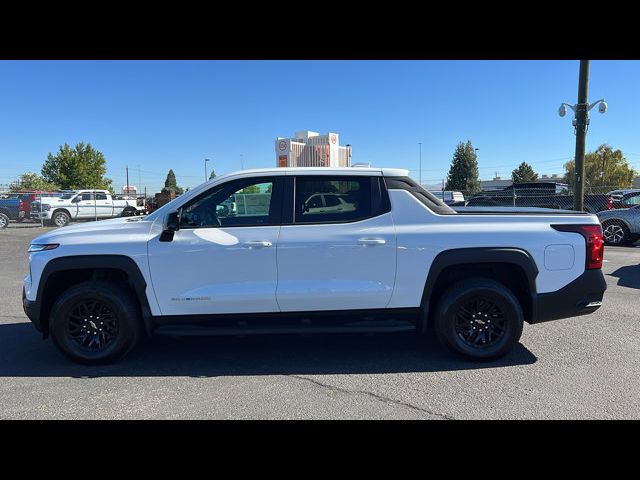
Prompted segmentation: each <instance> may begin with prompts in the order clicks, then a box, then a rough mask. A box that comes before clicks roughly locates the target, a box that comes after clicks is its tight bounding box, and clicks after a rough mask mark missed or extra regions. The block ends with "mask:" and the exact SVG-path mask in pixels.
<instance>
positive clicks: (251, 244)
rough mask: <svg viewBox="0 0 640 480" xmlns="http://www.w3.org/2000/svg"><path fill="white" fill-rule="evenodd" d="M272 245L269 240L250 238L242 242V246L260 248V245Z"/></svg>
mask: <svg viewBox="0 0 640 480" xmlns="http://www.w3.org/2000/svg"><path fill="white" fill-rule="evenodd" d="M272 245H273V243H271V242H265V241H258V240H252V241H249V242H244V246H245V247H247V248H261V247H271V246H272Z"/></svg>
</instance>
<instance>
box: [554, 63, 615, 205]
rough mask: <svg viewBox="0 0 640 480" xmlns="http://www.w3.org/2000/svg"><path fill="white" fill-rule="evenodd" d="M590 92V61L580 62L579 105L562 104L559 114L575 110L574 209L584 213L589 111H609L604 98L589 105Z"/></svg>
mask: <svg viewBox="0 0 640 480" xmlns="http://www.w3.org/2000/svg"><path fill="white" fill-rule="evenodd" d="M588 90H589V60H580V77H579V79H578V103H577V104H575V105H569V104H568V103H562V104H560V108H559V109H558V114H559V115H560V116H561V117H564V116H565V115H566V114H567V108H566V107H569V108H570V109H571V110H573V113H574V114H575V118H574V119H573V126H574V127H575V134H576V156H575V167H576V171H575V184H574V185H575V187H574V192H573V209H574V210H576V211H578V212H582V211H584V145H585V140H586V137H587V129H588V128H589V111H590V110H591V109H592V108H593V107H595V106H596V105H598V111H599V112H600V113H605V112H606V111H607V108H608V106H607V102H605V101H604V98H601V99H600V100H597V101H595V102H593V103H592V104H591V105H589V103H587V93H588Z"/></svg>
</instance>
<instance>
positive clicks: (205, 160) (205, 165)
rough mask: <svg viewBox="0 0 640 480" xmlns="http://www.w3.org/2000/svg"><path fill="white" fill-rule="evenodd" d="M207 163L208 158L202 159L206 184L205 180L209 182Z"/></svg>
mask: <svg viewBox="0 0 640 480" xmlns="http://www.w3.org/2000/svg"><path fill="white" fill-rule="evenodd" d="M208 161H209V159H208V158H205V159H204V181H205V182H206V181H207V180H209V177H207V162H208Z"/></svg>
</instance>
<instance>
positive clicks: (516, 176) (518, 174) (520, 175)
mask: <svg viewBox="0 0 640 480" xmlns="http://www.w3.org/2000/svg"><path fill="white" fill-rule="evenodd" d="M511 180H513V183H527V182H535V181H536V180H538V174H537V173H536V172H534V171H533V167H532V166H531V165H529V164H528V163H527V162H522V163H521V164H520V165H519V166H518V168H516V169H515V170H514V171H513V172H511Z"/></svg>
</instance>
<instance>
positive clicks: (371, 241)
mask: <svg viewBox="0 0 640 480" xmlns="http://www.w3.org/2000/svg"><path fill="white" fill-rule="evenodd" d="M358 243H359V244H360V245H384V244H385V243H387V241H386V240H384V239H382V238H360V239H358Z"/></svg>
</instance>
